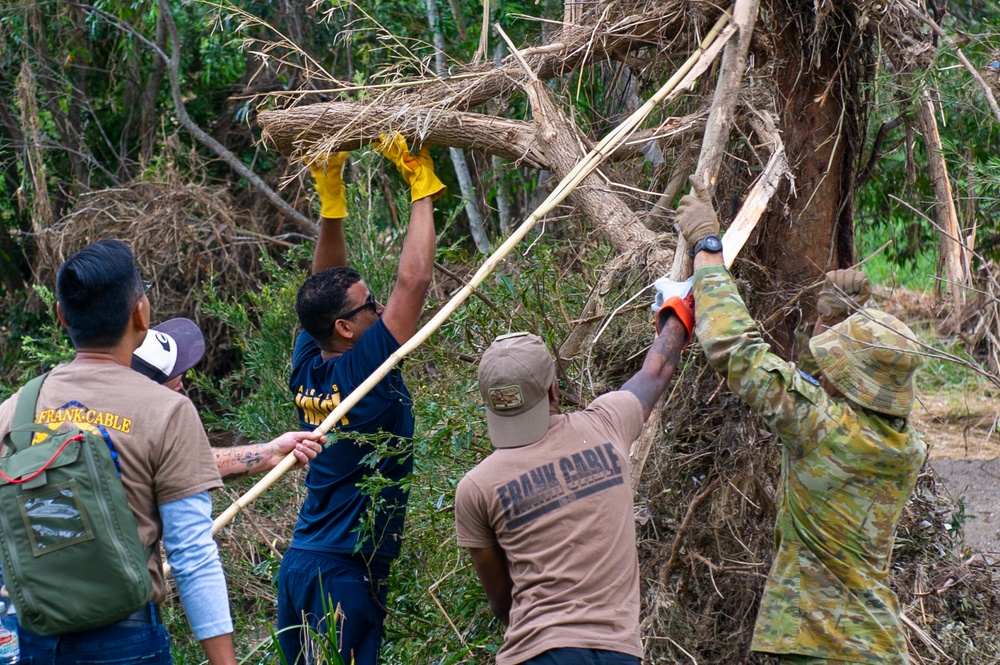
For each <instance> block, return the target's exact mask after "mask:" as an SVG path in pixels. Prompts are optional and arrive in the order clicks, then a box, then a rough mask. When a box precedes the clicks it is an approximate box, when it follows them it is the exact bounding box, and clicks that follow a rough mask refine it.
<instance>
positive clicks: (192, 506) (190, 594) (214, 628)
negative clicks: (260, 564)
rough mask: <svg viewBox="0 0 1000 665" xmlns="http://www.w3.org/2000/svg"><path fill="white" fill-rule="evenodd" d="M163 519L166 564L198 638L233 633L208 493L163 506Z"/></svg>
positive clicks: (161, 512)
mask: <svg viewBox="0 0 1000 665" xmlns="http://www.w3.org/2000/svg"><path fill="white" fill-rule="evenodd" d="M160 518H161V519H162V520H163V547H164V549H165V550H166V551H167V563H169V564H170V568H171V569H172V574H173V577H174V581H175V582H176V583H177V592H178V593H179V594H180V597H181V605H183V606H184V613H185V614H187V618H188V623H190V624H191V631H192V632H193V633H194V636H195V639H198V640H204V639H208V638H210V637H217V636H219V635H225V634H227V633H231V632H233V620H232V617H231V616H230V614H229V595H228V593H227V591H226V578H225V575H223V573H222V562H221V561H220V560H219V549H218V547H217V546H216V544H215V540H214V539H213V538H212V500H211V499H210V498H209V496H208V492H207V491H206V492H199V493H198V494H194V495H192V496H189V497H186V498H184V499H180V500H178V501H171V502H170V503H164V504H162V505H161V506H160Z"/></svg>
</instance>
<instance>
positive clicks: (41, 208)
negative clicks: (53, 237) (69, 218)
mask: <svg viewBox="0 0 1000 665" xmlns="http://www.w3.org/2000/svg"><path fill="white" fill-rule="evenodd" d="M37 98H38V89H37V84H36V82H35V73H34V71H33V70H32V69H31V65H29V64H28V61H27V60H25V62H24V64H23V65H22V66H21V75H20V77H18V81H17V103H18V106H19V107H20V111H21V131H22V133H23V134H24V157H25V159H24V167H25V168H24V170H25V171H26V172H27V174H28V176H29V177H30V178H31V184H32V186H33V189H34V192H33V193H32V194H33V195H32V197H31V230H32V232H34V233H35V234H39V233H41V232H42V231H43V230H45V229H47V228H49V227H50V226H52V222H53V221H54V215H53V212H52V202H51V201H50V200H49V188H48V185H47V184H46V181H45V161H44V160H43V159H42V131H41V125H40V122H39V119H38V105H37V104H36V103H35V102H36V100H37Z"/></svg>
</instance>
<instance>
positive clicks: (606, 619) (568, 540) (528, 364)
mask: <svg viewBox="0 0 1000 665" xmlns="http://www.w3.org/2000/svg"><path fill="white" fill-rule="evenodd" d="M682 319H683V321H682ZM693 319H694V317H693V314H692V312H691V311H690V309H689V305H688V304H686V303H684V302H683V301H681V300H679V299H677V298H673V299H672V302H671V303H669V304H668V305H667V306H665V308H664V309H663V310H661V312H660V313H659V314H658V326H657V328H658V330H659V331H660V332H659V334H658V335H657V336H656V338H655V340H654V341H653V344H652V346H651V347H650V350H649V352H648V353H647V355H646V359H645V361H644V362H643V366H642V369H641V370H639V372H638V373H637V374H636V375H635V376H633V377H632V378H631V379H629V380H628V381H627V382H626V383H625V385H624V386H622V389H621V390H619V391H615V392H611V393H608V394H605V395H602V396H600V397H598V398H597V399H596V400H594V402H593V403H592V404H591V405H590V406H589V407H588V408H586V409H584V410H583V411H577V412H574V413H568V414H560V413H558V411H557V406H558V390H557V387H556V368H555V362H554V361H553V360H552V356H551V355H550V354H549V351H548V349H547V348H546V347H545V344H544V343H543V342H542V340H541V339H539V338H538V337H536V336H535V335H530V334H528V333H514V334H512V335H504V336H502V337H499V338H497V339H496V341H494V342H493V344H492V345H491V346H490V347H489V348H488V349H487V350H486V352H485V353H484V354H483V358H482V360H481V361H480V363H479V372H478V374H479V391H480V393H481V394H482V397H483V402H484V403H485V404H486V409H487V410H486V421H487V425H488V427H489V434H490V440H491V442H492V443H493V445H494V446H495V447H496V450H495V451H494V452H493V453H492V454H491V455H490V456H489V457H487V458H486V459H485V460H483V461H482V462H481V463H480V464H479V465H478V466H476V467H475V468H474V469H472V470H471V471H470V472H469V473H468V474H467V475H466V476H465V477H464V478H463V479H462V481H461V482H460V483H459V485H458V490H457V492H456V497H455V521H456V527H457V531H458V544H459V545H460V546H463V547H467V548H469V552H470V553H471V555H472V563H473V566H474V567H475V569H476V574H477V575H478V576H479V580H480V582H481V583H482V585H483V588H484V590H485V591H486V595H487V597H488V598H489V601H490V607H491V608H492V610H493V613H494V614H495V615H496V616H497V618H498V619H500V621H501V622H503V624H504V625H505V626H507V630H506V633H505V635H504V643H503V646H502V647H501V649H500V651H499V653H498V654H497V663H498V665H516V664H518V663H531V664H532V665H577V664H579V665H598V664H601V665H604V664H608V665H611V664H615V665H617V664H619V663H621V664H622V665H625V664H629V665H633V664H635V665H637V664H638V663H639V662H640V661H641V659H642V643H641V641H640V636H639V562H638V556H637V553H636V547H635V538H636V536H635V518H634V515H633V505H632V489H631V487H632V485H631V481H630V477H629V468H628V459H629V447H630V445H631V443H632V442H633V441H634V440H635V439H636V438H637V437H638V436H639V433H640V431H641V430H642V426H643V423H644V422H645V420H646V419H647V418H648V417H649V414H650V411H651V410H652V409H653V406H654V405H655V404H656V401H657V399H659V397H660V395H661V394H662V393H663V390H664V389H665V388H666V386H667V384H668V383H669V382H670V379H671V377H672V376H673V373H674V369H675V367H676V366H677V361H678V358H679V357H680V352H681V349H682V348H683V347H684V345H685V343H686V342H687V340H688V338H689V337H690V334H691V324H692V322H693Z"/></svg>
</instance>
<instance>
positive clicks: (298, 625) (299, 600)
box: [278, 549, 390, 665]
mask: <svg viewBox="0 0 1000 665" xmlns="http://www.w3.org/2000/svg"><path fill="white" fill-rule="evenodd" d="M389 564H390V560H389V559H384V558H378V557H376V558H375V559H374V560H372V561H368V560H366V559H364V558H363V557H360V556H350V555H347V554H330V553H325V552H310V551H307V550H299V549H290V550H288V551H287V552H286V553H285V556H284V558H283V559H282V560H281V568H280V569H279V570H278V645H279V646H280V647H281V651H282V653H283V654H284V655H285V658H286V659H287V661H288V663H289V665H294V664H295V663H298V665H305V664H306V663H309V662H311V658H309V657H307V656H305V655H303V651H305V652H306V653H317V652H319V653H323V644H322V643H323V642H324V639H323V637H322V636H323V635H326V634H328V633H329V630H328V629H329V628H330V624H329V621H327V608H330V607H333V608H336V607H340V611H341V618H340V619H339V620H338V623H337V626H336V632H337V636H338V638H339V641H340V642H339V643H340V648H339V651H340V654H341V656H343V658H344V660H345V661H346V662H348V663H350V662H351V658H352V657H353V658H354V663H355V665H376V663H378V652H379V648H380V647H381V646H382V624H383V623H384V621H385V614H386V612H385V605H386V599H387V596H388V592H389V585H388V577H389ZM321 588H322V593H321V592H320V589H321ZM303 613H304V614H305V623H303ZM306 625H308V627H309V629H310V630H306V629H305V626H306ZM310 631H312V632H313V633H314V634H318V635H319V636H320V637H319V638H318V639H317V638H316V637H315V636H314V635H310V634H309V633H310ZM310 641H312V642H313V644H312V645H309V646H308V647H306V645H307V644H308V643H309V642H310ZM317 643H319V644H317ZM317 647H318V648H317Z"/></svg>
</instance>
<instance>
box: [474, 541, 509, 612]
mask: <svg viewBox="0 0 1000 665" xmlns="http://www.w3.org/2000/svg"><path fill="white" fill-rule="evenodd" d="M469 554H471V555H472V567H473V568H475V569H476V575H477V576H478V577H479V583H480V584H482V585H483V591H485V592H486V597H487V598H489V601H490V609H491V610H492V611H493V616H495V617H496V618H497V619H499V620H500V623H502V624H503V625H505V626H507V625H510V606H511V602H512V600H513V592H514V582H513V581H512V580H511V579H510V570H509V569H508V566H507V555H506V554H504V551H503V550H502V549H501V548H500V546H499V545H494V546H493V547H470V548H469Z"/></svg>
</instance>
